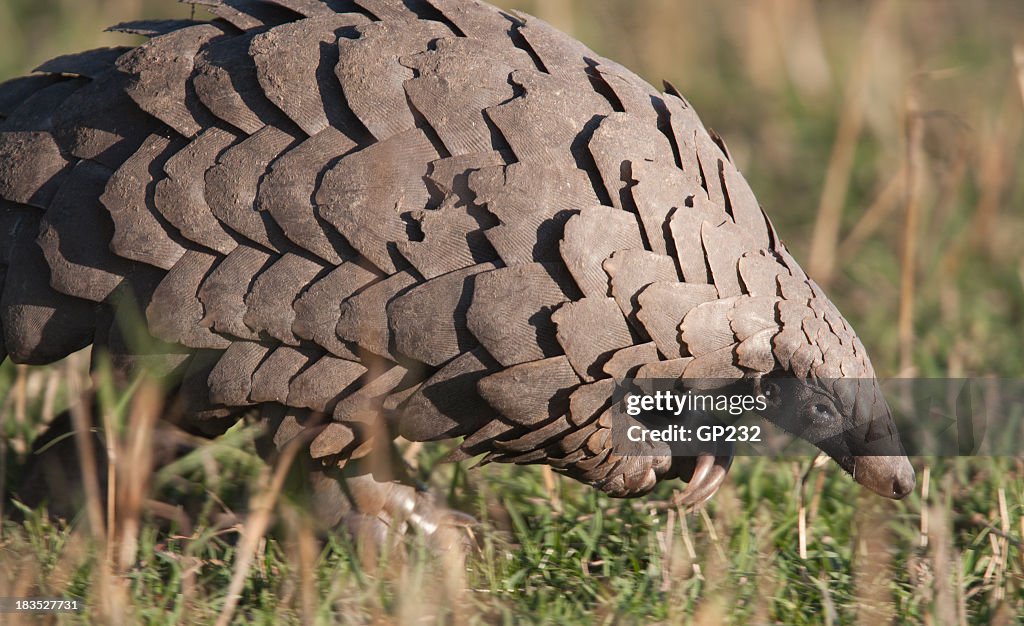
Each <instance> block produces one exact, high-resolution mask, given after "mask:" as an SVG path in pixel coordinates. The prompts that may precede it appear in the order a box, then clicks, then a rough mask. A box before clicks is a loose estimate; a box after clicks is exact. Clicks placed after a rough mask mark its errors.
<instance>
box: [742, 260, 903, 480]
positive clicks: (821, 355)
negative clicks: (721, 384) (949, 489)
mask: <svg viewBox="0 0 1024 626" xmlns="http://www.w3.org/2000/svg"><path fill="white" fill-rule="evenodd" d="M807 282H808V286H809V287H810V290H811V297H810V299H809V300H807V301H806V303H793V302H789V301H785V300H784V301H780V303H779V306H778V309H777V310H778V313H779V317H778V322H779V325H780V326H779V328H780V330H779V332H778V334H776V335H775V336H774V337H773V338H772V341H771V346H772V355H773V357H774V361H775V366H774V367H773V368H772V370H771V371H768V372H759V373H756V374H755V375H754V376H753V379H754V381H755V385H756V387H757V389H758V391H759V392H760V393H763V394H764V395H765V397H766V398H767V400H768V402H767V404H768V408H767V410H765V411H764V412H763V414H764V417H765V418H767V419H768V420H769V421H771V422H773V423H774V424H776V425H778V426H780V427H782V428H784V429H786V430H787V431H789V432H792V433H794V434H796V435H798V436H800V437H801V438H802V439H805V440H807V441H809V442H811V443H813V444H814V445H816V446H817V447H818V448H819V449H821V450H822V451H823V452H825V453H826V454H828V455H829V456H831V457H832V458H833V459H834V460H835V461H836V462H837V463H838V464H839V465H840V467H842V468H843V469H844V470H846V471H847V472H849V473H850V474H851V475H852V476H853V478H854V479H855V480H856V481H857V482H858V483H860V484H861V485H863V486H865V487H867V488H868V489H870V490H871V491H874V492H875V493H877V494H879V495H882V496H885V497H887V498H894V499H900V498H903V497H905V496H906V495H907V494H909V493H910V492H911V491H913V489H914V484H915V475H914V468H913V467H912V466H911V464H910V461H909V460H908V459H907V456H906V453H905V452H904V449H903V446H902V444H901V442H900V437H899V433H898V432H897V429H896V424H895V422H894V420H893V417H892V411H891V409H890V408H889V405H888V403H887V402H886V400H885V398H884V396H883V394H882V390H881V387H880V385H879V382H878V379H877V378H876V377H875V372H874V368H873V367H872V366H871V361H870V360H869V358H868V356H867V352H866V350H865V349H864V345H863V344H862V343H861V341H860V339H858V338H857V335H856V334H855V333H854V332H853V330H852V328H851V327H850V325H849V323H848V322H847V321H846V319H845V318H843V316H842V315H841V314H840V313H839V311H838V310H837V309H836V307H835V306H834V305H833V304H832V302H831V301H830V300H829V299H828V298H827V297H826V296H825V294H824V293H823V292H822V291H821V289H820V288H819V287H818V286H817V285H816V284H814V282H813V281H810V280H808V281H807Z"/></svg>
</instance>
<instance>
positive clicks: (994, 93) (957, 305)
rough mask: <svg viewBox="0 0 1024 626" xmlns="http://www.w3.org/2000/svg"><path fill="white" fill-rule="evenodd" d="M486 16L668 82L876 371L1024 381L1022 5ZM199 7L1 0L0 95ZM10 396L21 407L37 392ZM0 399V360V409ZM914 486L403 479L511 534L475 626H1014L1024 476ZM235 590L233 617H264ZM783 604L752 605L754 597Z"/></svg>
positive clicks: (952, 478)
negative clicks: (675, 503)
mask: <svg viewBox="0 0 1024 626" xmlns="http://www.w3.org/2000/svg"><path fill="white" fill-rule="evenodd" d="M495 4H497V5H499V6H501V7H503V8H507V9H516V10H523V11H526V12H529V13H531V14H534V15H537V16H539V17H541V18H543V19H545V20H547V21H549V22H551V23H552V24H554V25H555V26H557V27H559V28H561V29H562V30H565V31H567V32H568V33H570V34H572V35H574V36H576V37H577V38H579V39H581V40H582V41H583V42H584V43H586V44H587V45H589V46H590V47H592V48H593V49H594V50H595V51H597V52H598V53H599V54H601V55H604V56H607V57H609V58H611V59H614V60H616V61H618V62H620V63H622V64H623V65H625V66H627V67H629V68H630V69H633V70H634V71H636V72H637V73H639V74H640V75H641V76H643V77H644V78H646V79H647V80H648V81H650V82H651V83H652V84H655V85H660V84H661V80H663V79H664V80H668V81H670V82H672V83H673V84H674V85H675V86H677V87H678V88H679V90H680V91H681V92H682V93H683V94H684V95H685V96H686V98H687V99H689V101H690V102H691V103H692V104H693V105H694V107H695V108H696V110H697V112H698V113H699V114H700V115H701V117H702V119H703V121H704V122H705V124H706V125H708V126H710V127H712V128H714V129H715V130H716V131H718V133H719V134H720V135H721V136H722V137H723V138H724V139H725V141H726V143H727V144H728V146H729V148H730V150H731V152H732V155H733V157H734V159H735V160H736V162H737V163H738V165H739V167H740V169H741V171H743V173H744V175H745V176H746V177H747V178H748V180H749V181H750V183H751V186H752V187H753V189H754V192H755V193H756V195H757V197H758V199H759V200H760V202H761V203H762V205H763V206H764V207H765V209H766V210H767V212H768V214H769V215H770V216H771V217H772V219H773V221H774V222H775V225H776V227H777V229H778V230H779V232H780V233H781V235H782V237H783V238H784V239H785V241H786V244H787V245H788V247H789V248H790V249H791V250H792V252H793V254H794V256H795V257H796V258H797V259H798V260H799V261H800V262H801V264H802V265H803V267H804V269H805V270H807V272H808V273H809V274H810V275H811V276H812V277H813V278H815V279H816V280H817V281H818V282H819V283H822V284H823V285H825V286H826V290H827V291H828V293H829V294H830V295H831V297H832V299H833V300H834V301H836V304H837V305H838V306H839V309H840V310H841V311H843V313H844V314H845V315H846V317H847V318H848V319H849V320H850V321H851V322H852V323H853V325H854V326H855V328H857V330H858V332H859V335H860V337H861V338H862V340H863V341H864V343H865V344H866V345H867V347H868V349H869V352H870V354H871V355H872V359H873V361H874V364H875V368H876V370H877V371H878V373H879V375H881V376H897V375H899V376H908V375H920V376H926V377H946V376H949V377H964V376H998V377H1006V378H1020V377H1021V376H1024V350H1022V348H1024V211H1022V207H1024V175H1022V174H1024V166H1022V164H1024V154H1022V145H1021V134H1022V129H1024V2H1020V1H1019V0H973V1H972V2H962V1H959V0H848V1H845V2H834V1H833V2H816V1H814V0H730V1H728V2H704V1H699V0H497V1H496V2H495ZM192 10H193V9H192V8H191V7H190V6H189V5H183V4H179V3H177V2H174V1H173V0H0V79H3V78H7V77H11V76H15V75H18V74H20V73H24V72H27V71H30V70H31V69H32V68H33V67H34V66H35V65H37V64H39V63H41V62H43V61H45V60H46V59H49V58H51V57H53V56H55V55H58V54H62V53H68V52H74V51H78V50H81V49H83V48H88V47H96V46H102V45H124V44H129V43H133V42H135V41H137V40H135V39H133V38H131V37H127V36H124V35H117V34H110V33H103V32H102V30H103V28H105V27H106V26H109V25H111V24H115V23H117V22H121V21H126V20H131V19H137V18H140V17H147V18H152V17H187V16H188V15H189V14H190V13H191V12H192ZM198 13H199V15H200V16H204V15H205V14H204V13H203V12H202V11H201V10H200V11H199V12H198ZM18 376H19V377H20V378H19V380H21V381H22V383H21V384H22V385H23V386H22V389H29V390H30V391H31V390H32V389H35V390H36V393H37V395H39V396H41V395H43V390H45V389H46V388H47V387H48V386H49V385H50V384H51V383H49V382H47V381H52V380H53V379H52V377H51V378H47V376H48V374H46V373H45V372H42V371H38V370H31V371H29V372H28V374H26V373H25V372H24V371H22V372H20V373H19V374H18ZM14 380H15V374H14V372H13V368H12V367H11V366H10V365H9V364H7V365H6V366H5V367H4V368H3V371H0V391H3V392H4V393H5V394H6V393H7V392H6V391H5V390H6V389H10V388H11V387H10V385H12V384H14V383H13V381H14ZM26 381H28V382H26ZM32 381H35V382H32ZM31 385H34V386H31ZM33 402H35V404H33V403H32V402H30V403H29V406H30V407H31V406H37V407H38V405H39V402H41V401H39V402H36V401H33ZM4 407H5V408H3V411H9V410H10V402H6V403H5V404H4ZM46 411H48V412H49V413H51V414H52V412H53V407H52V406H51V407H50V408H49V409H46ZM30 412H31V411H30ZM44 412H45V411H44ZM22 413H24V410H23V411H22ZM8 432H10V431H8ZM19 449H20V451H21V452H24V446H22V447H21V448H15V449H14V453H13V454H12V458H14V457H16V456H17V454H16V453H18V451H19ZM428 456H429V455H428ZM436 456H438V455H435V457H436ZM916 465H917V466H918V469H919V472H920V471H921V470H924V469H926V470H927V474H921V478H924V483H925V484H924V485H921V486H922V487H923V491H922V490H919V493H918V494H915V495H914V496H912V497H911V499H910V500H908V501H907V502H904V503H899V504H891V503H884V504H882V503H879V502H877V501H876V500H870V501H869V500H863V499H862V494H861V493H860V492H859V491H858V489H857V487H856V486H855V485H852V481H849V480H848V479H847V478H846V477H843V476H841V475H840V472H839V471H838V470H837V469H836V468H835V467H834V466H832V465H826V466H824V467H819V466H808V465H807V461H806V460H802V461H799V462H793V463H784V462H776V461H766V460H764V459H739V460H738V461H737V465H736V467H735V468H734V470H733V475H732V478H731V480H730V482H729V484H727V485H726V487H725V488H723V490H722V492H721V493H719V495H718V496H716V498H715V500H713V501H712V503H711V505H710V507H709V509H708V512H705V513H703V514H701V515H699V516H688V517H684V516H678V517H677V516H673V512H672V511H669V512H668V514H667V515H668V516H667V517H666V512H665V511H666V508H665V507H663V506H662V505H661V504H659V502H661V503H662V504H663V503H664V500H663V499H662V500H659V499H658V498H659V495H661V496H665V497H667V496H668V495H669V492H668V491H667V489H669V487H666V488H665V489H663V490H661V491H659V492H658V494H657V495H656V496H655V497H652V498H651V499H650V500H648V501H647V502H646V503H637V505H636V506H628V505H624V504H621V503H612V502H610V501H609V500H608V499H606V498H604V497H603V496H599V495H595V494H593V493H592V492H591V491H590V490H588V489H586V488H580V486H578V485H575V484H568V483H564V482H562V481H558V482H557V483H556V484H554V485H552V484H550V483H549V482H547V481H546V480H544V479H542V477H541V475H540V474H539V473H538V472H537V471H535V470H534V469H532V468H527V469H519V468H500V469H491V470H488V471H486V472H473V473H472V474H471V476H472V477H473V478H466V477H465V475H464V474H462V473H461V472H459V471H456V472H455V475H454V476H453V475H452V474H450V473H442V471H441V470H438V471H437V472H433V470H432V466H431V465H430V462H429V461H425V462H423V465H422V467H421V472H422V475H423V477H424V478H425V479H426V480H427V481H428V482H434V483H435V484H436V483H438V482H441V483H442V485H444V486H443V487H442V489H447V490H449V493H450V494H451V495H452V496H453V498H454V499H456V500H459V501H461V503H462V506H463V507H464V508H467V507H468V509H469V510H475V512H477V513H478V515H479V516H480V517H482V518H485V520H486V519H491V520H492V522H493V525H494V526H495V527H498V528H501V529H504V530H505V531H507V533H508V534H507V535H505V541H506V543H504V544H501V545H502V546H504V547H507V548H508V552H507V553H506V552H502V549H498V548H495V550H496V551H495V552H494V553H493V554H491V555H490V557H488V558H491V557H495V556H496V555H497V557H500V558H497V561H495V562H491V561H487V562H486V563H487V564H486V565H485V566H483V567H482V571H483V572H484V574H486V576H485V578H487V576H490V577H491V578H488V579H487V580H488V581H489V582H487V583H486V584H482V585H481V586H482V587H483V588H485V590H489V591H487V593H491V594H492V595H489V596H488V595H486V593H485V594H484V596H482V597H484V598H485V600H482V601H480V602H481V603H482V604H483V605H484V608H483V609H481V612H480V613H479V614H478V616H483V619H486V620H488V621H490V620H491V619H499V620H501V619H502V618H501V616H503V615H504V616H506V617H507V615H509V614H515V613H516V612H517V611H523V610H525V611H531V612H534V614H536V615H538V616H542V617H544V618H547V619H556V620H560V621H562V622H563V623H568V622H572V621H574V620H575V619H579V620H581V621H582V622H586V621H589V620H590V619H597V618H608V617H609V616H616V615H626V616H630V615H632V616H633V619H645V618H649V617H650V616H651V615H655V616H657V618H658V619H668V620H670V621H671V619H673V617H672V616H674V615H675V616H679V615H685V616H691V617H692V616H695V615H696V616H697V617H701V616H703V617H701V619H698V620H697V621H698V622H701V623H719V622H720V618H721V619H725V618H727V617H728V618H729V619H732V620H733V621H735V622H737V623H744V622H745V621H747V620H752V619H754V618H758V619H761V620H762V621H763V623H771V622H784V623H805V622H806V623H833V622H835V623H854V622H863V621H867V620H870V619H872V618H873V617H872V616H874V617H877V616H879V615H881V616H883V617H884V616H886V615H888V616H889V617H890V618H891V617H892V616H894V615H899V616H900V618H901V619H906V620H907V621H915V622H922V623H988V622H996V623H999V622H1003V623H1010V622H1011V621H1012V619H1014V618H1013V616H1014V615H1020V614H1024V596H1022V592H1021V588H1022V586H1024V578H1022V572H1024V564H1022V562H1021V549H1020V548H1021V545H1022V543H1021V542H1022V541H1024V476H1022V472H1021V467H1020V463H1019V462H1018V461H1016V460H1013V459H996V460H992V459H988V460H972V461H967V460H956V461H951V460H945V461H944V460H930V461H929V460H918V461H917V462H916ZM246 471H248V470H246ZM444 471H445V472H447V471H449V470H444ZM926 475H927V476H929V477H930V480H931V481H932V486H931V489H932V492H931V493H929V492H928V489H929V487H928V486H927V484H928V481H929V478H927V477H926ZM439 476H440V478H439ZM481 477H482V478H481ZM552 500H553V501H554V505H552ZM516 502H522V503H523V504H522V505H521V507H522V508H520V509H518V510H516V509H515V506H517V505H515V504H514V503H516ZM474 507H475V509H474ZM645 507H646V508H645ZM608 511H614V516H613V515H612V514H610V513H608ZM605 515H607V516H608V517H609V518H611V517H615V519H614V520H612V519H604V516H605ZM687 519H689V520H690V521H689V524H690V525H689V526H687V521H686V520H687ZM581 520H582V521H581ZM666 524H667V525H668V526H667V527H666ZM582 527H585V528H582ZM581 528H582V530H581ZM872 528H874V529H876V530H877V529H881V528H885V530H884V531H883V530H878V532H877V533H873V532H872V530H871V529H872ZM716 529H717V530H716ZM672 537H681V539H680V541H679V542H676V543H673V540H672ZM8 541H10V540H9V539H8ZM23 543H24V544H25V545H36V544H38V542H35V543H33V541H32V539H31V536H30V537H29V538H26V539H24V542H23ZM4 545H5V544H4V543H2V542H0V558H2V555H3V553H2V550H4ZM18 545H20V546H21V548H19V549H21V550H22V552H21V553H32V552H33V550H34V549H35V550H38V549H39V548H38V547H37V548H30V547H25V545H22V544H18ZM492 547H493V546H492ZM327 549H328V550H330V548H329V547H328V548H327ZM573 550H575V551H576V552H575V553H573V552H572V551H573ZM229 552H230V550H229ZM566 554H569V556H565V555H566ZM858 555H860V556H859V557H858ZM335 556H336V557H337V558H340V559H342V561H344V557H343V556H338V555H335ZM562 557H564V558H562ZM266 558H268V559H269V558H270V557H269V556H267V557H266ZM282 559H283V560H282V563H285V562H287V559H284V557H282ZM581 563H582V569H581ZM281 567H285V566H284V565H282V566H281ZM352 567H354V566H352ZM716 568H717V569H716ZM0 569H2V568H0ZM285 569H287V568H286V567H285ZM724 572H728V574H726V573H724ZM872 572H882V573H883V578H884V580H881V581H879V580H878V579H877V577H872ZM335 574H336V572H333V573H332V572H326V573H324V572H322V575H323V576H324V577H325V578H326V577H328V576H333V575H335ZM350 574H351V571H349V570H346V572H345V575H350ZM154 576H156V577H157V578H160V576H158V575H154ZM659 577H660V578H659ZM357 578H358V577H357ZM346 580H349V579H346ZM752 581H757V582H756V584H753V582H752ZM422 582H423V581H422V580H420V584H422ZM670 583H671V584H670ZM677 583H678V584H677ZM325 584H327V583H325ZM345 584H346V585H349V586H347V587H344V589H345V590H346V593H356V594H357V596H358V597H359V598H360V600H359V602H364V601H365V602H369V605H368V606H370V607H371V609H366V606H367V605H360V606H361V609H360V610H363V611H364V613H359V614H360V615H364V614H365V615H369V616H371V617H372V616H375V615H376V616H379V615H390V614H392V612H393V611H392V610H393V609H394V610H397V609H395V606H392V605H389V604H388V601H387V600H386V599H383V600H382V599H381V598H384V597H385V596H386V595H387V591H386V589H384V590H381V589H378V588H376V587H372V586H370V587H368V586H367V584H366V583H365V581H363V582H359V581H358V580H357V582H347V583H345ZM402 584H403V585H407V586H406V587H399V588H405V589H418V587H415V586H413V587H408V580H406V582H405V583H402ZM751 584H753V586H752V587H750V589H752V590H753V591H750V590H747V591H744V589H747V587H745V586H746V585H751ZM268 585H269V583H268ZM328 587H330V588H331V589H334V587H331V586H330V585H329V584H328ZM385 587H386V585H385ZM0 588H2V584H0ZM169 588H170V587H169ZM147 589H148V588H147ZM211 589H217V587H216V585H213V586H212V587H211ZM248 589H249V588H247V590H248ZM254 589H256V591H251V590H250V591H247V593H249V594H250V595H249V596H247V597H248V598H249V599H250V600H251V601H252V602H255V603H256V604H259V603H260V602H263V601H266V602H269V600H260V598H261V597H262V596H260V595H259V593H258V592H259V590H260V589H261V588H260V587H259V586H258V585H256V587H254ZM391 589H392V590H393V588H391ZM570 589H571V590H573V591H572V592H571V593H567V590H570ZM524 592H525V593H524ZM139 593H140V594H142V596H145V597H149V595H147V594H150V595H152V592H149V591H140V592H139ZM209 593H210V594H212V596H216V595H217V593H219V592H217V591H210V592H209ZM410 594H412V595H411V596H410V597H419V596H416V594H415V592H410ZM503 594H504V595H503ZM776 594H777V595H778V599H777V600H767V601H766V602H768V603H767V604H765V605H764V606H763V607H762V605H761V604H760V602H762V600H759V599H758V598H769V599H770V598H774V597H775V595H776ZM199 595H200V596H202V593H200V594H199ZM367 597H371V599H369V600H367ZM253 598H255V599H253ZM372 598H376V600H374V599H372ZM567 598H568V599H567ZM492 602H493V603H494V605H492V604H491V603H492ZM398 604H399V605H401V603H400V602H399V603H398ZM140 606H141V604H140ZM261 606H262V605H261ZM275 606H276V605H275ZM495 606H496V607H498V608H495ZM374 607H375V608H374ZM502 607H503V608H502ZM865 607H875V608H878V607H882V608H881V609H878V610H879V611H881V613H878V612H872V611H875V609H871V610H868V609H866V608H865ZM400 608H401V606H399V609H400ZM366 611H368V612H366ZM506 611H512V613H507V612H506ZM702 620H703V621H702ZM627 621H628V620H627Z"/></svg>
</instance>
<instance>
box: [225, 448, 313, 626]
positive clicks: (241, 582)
mask: <svg viewBox="0 0 1024 626" xmlns="http://www.w3.org/2000/svg"><path fill="white" fill-rule="evenodd" d="M307 445H309V441H308V437H303V436H298V437H295V438H294V439H292V440H291V441H289V442H288V444H287V445H286V446H285V447H284V449H283V450H282V451H281V454H280V456H279V457H278V459H277V462H276V463H275V465H274V468H273V472H272V474H271V476H270V480H269V481H268V483H267V484H265V485H264V486H263V488H262V489H260V490H259V491H258V492H257V493H256V494H255V495H254V496H253V498H252V501H251V505H250V507H249V511H250V513H249V519H248V521H247V522H246V524H245V526H244V527H243V528H242V539H241V541H240V542H239V546H238V557H237V560H236V561H235V569H234V572H233V574H232V576H231V583H230V584H229V585H228V592H227V596H226V598H225V600H224V608H223V609H222V610H221V612H220V616H219V617H218V618H217V626H227V625H228V624H230V623H231V619H232V617H234V614H235V609H237V608H238V601H239V600H240V599H241V597H242V588H243V587H244V586H245V579H246V578H247V577H248V576H249V570H250V569H251V568H252V564H253V561H254V558H255V556H256V552H257V550H258V548H259V544H260V542H261V541H262V540H263V538H264V534H265V533H266V531H267V527H268V526H269V525H270V518H271V514H272V513H273V510H274V504H275V503H276V502H277V497H278V496H279V495H280V493H281V489H282V488H283V487H284V481H285V478H286V476H287V475H288V470H289V468H290V467H291V465H292V462H294V461H295V457H296V455H297V454H298V452H299V450H300V449H302V448H303V447H304V446H307Z"/></svg>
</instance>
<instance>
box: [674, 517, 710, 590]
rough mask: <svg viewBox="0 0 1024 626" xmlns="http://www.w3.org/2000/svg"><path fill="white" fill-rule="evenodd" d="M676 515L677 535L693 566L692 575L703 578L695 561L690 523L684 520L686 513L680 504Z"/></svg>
mask: <svg viewBox="0 0 1024 626" xmlns="http://www.w3.org/2000/svg"><path fill="white" fill-rule="evenodd" d="M676 517H677V518H678V519H679V536H680V537H682V539H683V547H684V548H686V557H687V559H688V560H689V561H690V565H691V566H692V568H693V575H694V577H696V578H697V579H698V580H703V579H704V575H703V574H702V573H701V570H700V563H698V562H697V551H696V550H695V549H694V547H693V537H692V536H691V535H690V525H689V524H688V523H687V522H686V513H685V512H684V511H683V508H682V507H681V506H679V507H676Z"/></svg>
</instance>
